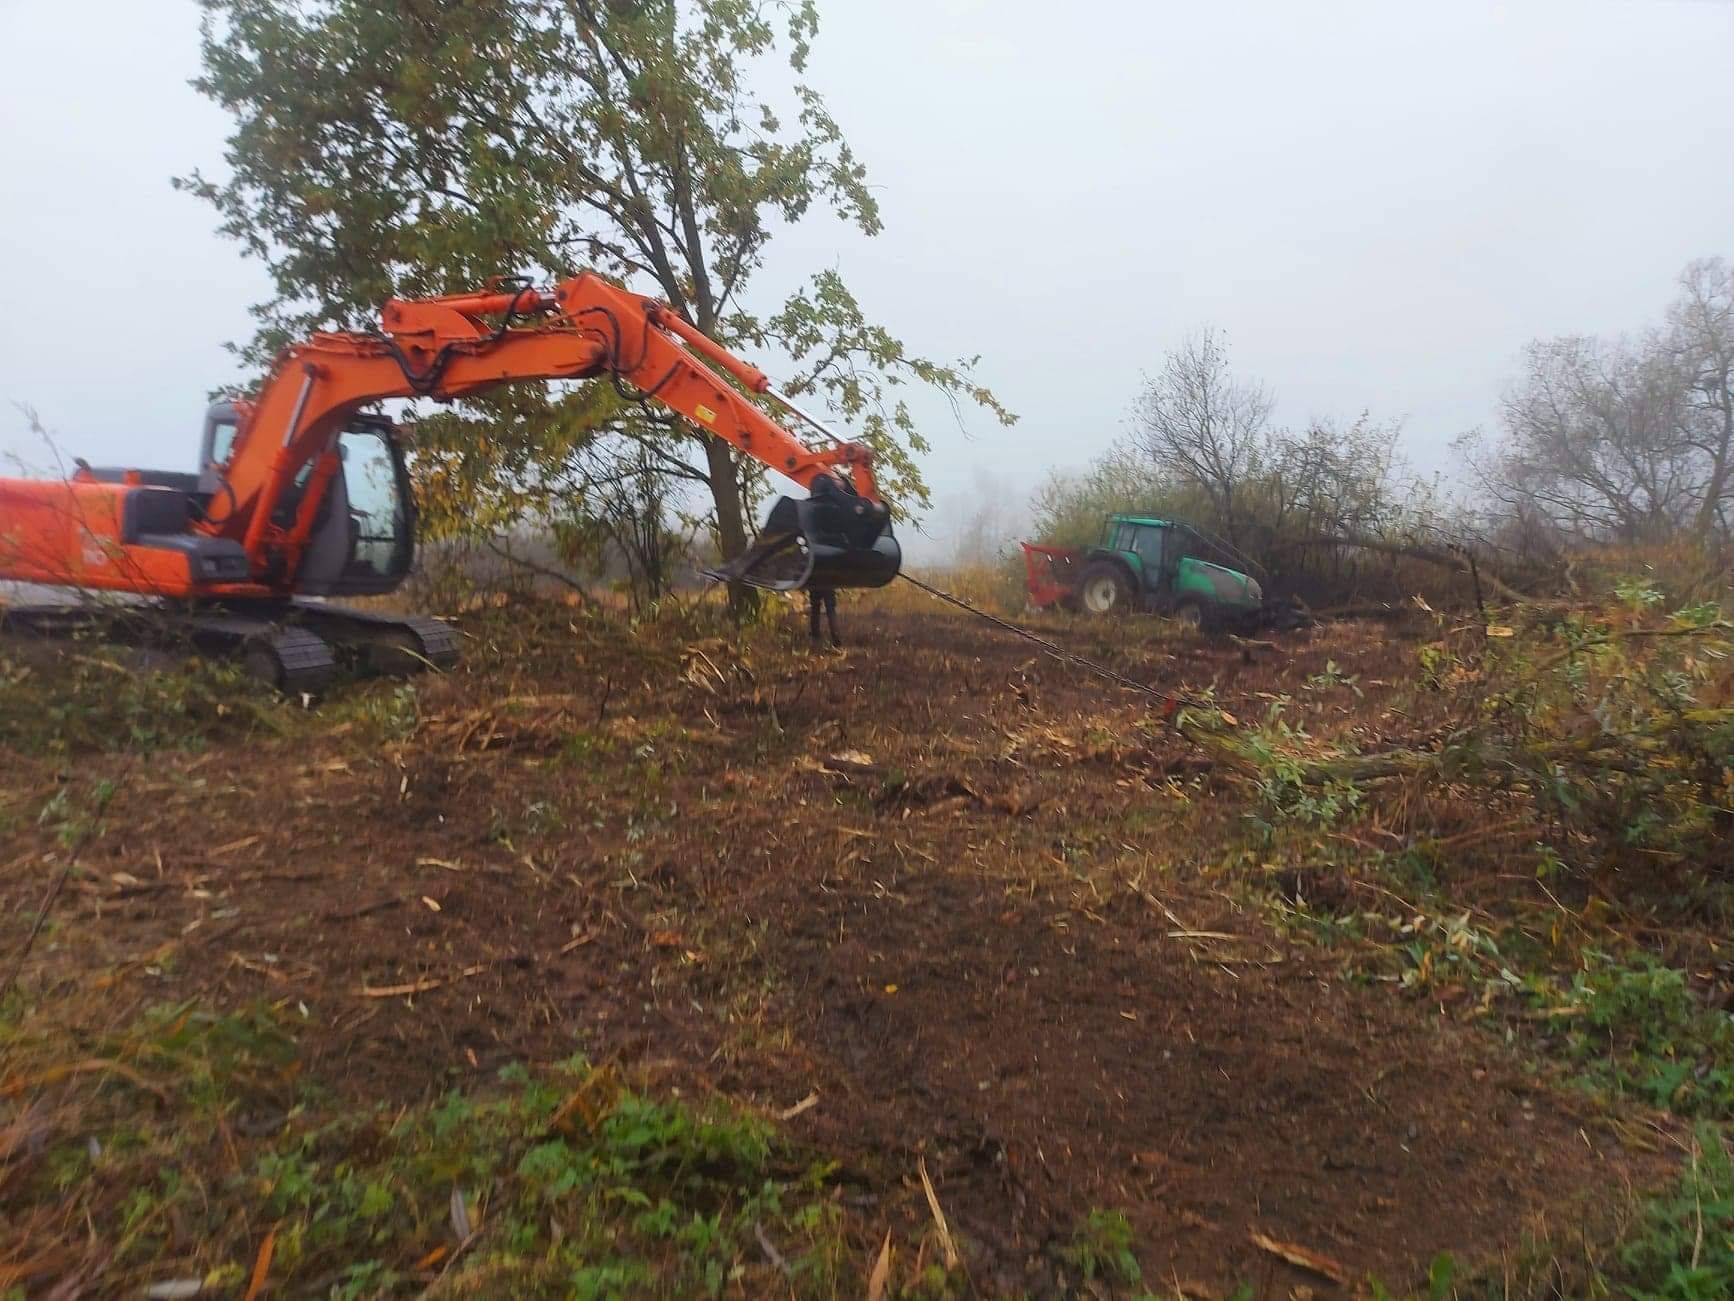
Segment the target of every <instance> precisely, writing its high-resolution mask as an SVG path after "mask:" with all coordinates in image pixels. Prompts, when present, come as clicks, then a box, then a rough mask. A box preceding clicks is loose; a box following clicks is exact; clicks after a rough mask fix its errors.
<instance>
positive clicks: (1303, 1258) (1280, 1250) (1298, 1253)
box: [1247, 1230, 1349, 1287]
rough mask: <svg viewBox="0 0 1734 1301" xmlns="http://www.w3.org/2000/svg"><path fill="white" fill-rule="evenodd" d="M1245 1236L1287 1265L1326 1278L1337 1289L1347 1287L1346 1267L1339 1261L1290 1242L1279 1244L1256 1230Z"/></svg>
mask: <svg viewBox="0 0 1734 1301" xmlns="http://www.w3.org/2000/svg"><path fill="white" fill-rule="evenodd" d="M1247 1236H1248V1237H1250V1238H1251V1239H1252V1243H1253V1245H1254V1246H1255V1247H1258V1248H1260V1249H1262V1250H1264V1251H1268V1252H1269V1253H1270V1254H1271V1255H1273V1256H1275V1257H1277V1258H1278V1259H1280V1260H1286V1261H1287V1262H1288V1263H1289V1264H1291V1265H1294V1266H1296V1267H1298V1268H1300V1269H1304V1270H1308V1271H1310V1272H1311V1273H1314V1274H1317V1275H1319V1276H1320V1277H1321V1278H1328V1279H1330V1281H1331V1282H1333V1283H1335V1284H1336V1285H1337V1286H1338V1287H1347V1286H1348V1285H1349V1270H1348V1267H1347V1266H1346V1265H1344V1264H1342V1263H1341V1262H1340V1261H1335V1260H1332V1259H1331V1258H1330V1257H1329V1256H1323V1255H1320V1254H1319V1253H1318V1252H1316V1251H1309V1250H1308V1249H1307V1248H1305V1247H1302V1246H1298V1245H1296V1244H1295V1243H1292V1242H1279V1241H1277V1240H1276V1239H1275V1238H1270V1237H1266V1236H1265V1235H1264V1234H1262V1233H1259V1232H1258V1231H1256V1230H1254V1231H1252V1232H1251V1233H1249V1234H1248V1235H1247Z"/></svg>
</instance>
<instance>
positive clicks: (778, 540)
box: [704, 481, 903, 592]
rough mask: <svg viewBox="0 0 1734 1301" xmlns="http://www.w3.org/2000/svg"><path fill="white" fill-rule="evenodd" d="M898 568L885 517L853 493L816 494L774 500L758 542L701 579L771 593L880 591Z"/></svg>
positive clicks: (897, 553) (894, 541)
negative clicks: (760, 589) (735, 584)
mask: <svg viewBox="0 0 1734 1301" xmlns="http://www.w3.org/2000/svg"><path fill="white" fill-rule="evenodd" d="M821 482H823V481H821ZM902 566H903V548H902V547H900V546H899V545H898V544H897V539H896V537H894V536H893V535H892V532H891V512H890V511H888V510H887V509H886V508H885V507H884V506H882V505H880V504H879V503H877V502H873V501H868V500H867V499H866V498H865V497H857V496H855V495H853V494H852V493H847V492H842V491H837V490H831V491H824V490H819V491H815V493H814V495H813V496H811V497H807V498H795V497H779V498H777V500H776V503H775V504H774V505H772V507H771V513H770V514H769V515H767V516H766V517H765V527H764V528H763V529H762V530H761V531H760V533H759V540H758V541H757V542H755V543H754V544H753V545H752V546H750V547H748V548H747V549H746V550H745V551H743V552H742V553H741V554H740V555H738V556H736V557H735V558H734V559H733V560H731V561H729V562H728V563H726V564H723V565H718V566H717V567H716V568H714V569H707V570H705V571H704V573H705V577H706V578H710V579H714V580H715V581H717V582H719V583H745V584H747V585H748V586H749V587H762V588H764V589H766V590H767V591H772V592H798V591H801V590H803V589H806V588H812V589H813V590H815V591H821V592H835V591H839V590H841V589H843V588H846V587H884V586H885V584H887V583H889V582H890V581H891V580H892V579H893V578H896V577H897V572H898V570H899V569H901V568H902Z"/></svg>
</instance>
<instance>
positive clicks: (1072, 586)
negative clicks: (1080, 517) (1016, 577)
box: [1018, 542, 1083, 610]
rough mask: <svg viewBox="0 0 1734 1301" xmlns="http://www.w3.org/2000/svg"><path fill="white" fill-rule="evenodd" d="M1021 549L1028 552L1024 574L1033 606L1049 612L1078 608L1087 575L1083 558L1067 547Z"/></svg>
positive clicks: (1025, 544) (1027, 545) (1026, 546)
mask: <svg viewBox="0 0 1734 1301" xmlns="http://www.w3.org/2000/svg"><path fill="white" fill-rule="evenodd" d="M1018 545H1020V546H1021V547H1023V549H1024V574H1025V581H1026V583H1027V585H1028V587H1029V590H1030V604H1031V605H1033V606H1035V607H1036V608H1037V609H1038V610H1045V609H1047V608H1048V607H1049V606H1050V605H1061V606H1064V607H1066V608H1067V609H1072V608H1074V607H1075V606H1076V604H1077V600H1078V579H1079V578H1080V577H1081V576H1082V571H1083V565H1082V563H1081V562H1082V560H1083V557H1082V555H1081V554H1080V553H1079V552H1076V551H1068V550H1066V549H1065V548H1064V547H1038V546H1036V545H1035V544H1034V543H1032V542H1022V543H1019V544H1018Z"/></svg>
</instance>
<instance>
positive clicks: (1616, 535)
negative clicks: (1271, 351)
mask: <svg viewBox="0 0 1734 1301" xmlns="http://www.w3.org/2000/svg"><path fill="white" fill-rule="evenodd" d="M1275 406H1276V399H1275V395H1274V394H1273V393H1272V392H1271V391H1270V390H1269V389H1268V388H1267V387H1266V386H1265V385H1263V384H1262V383H1260V382H1258V381H1257V380H1256V379H1252V378H1249V377H1246V376H1243V375H1240V374H1238V373H1237V372H1236V371H1235V370H1234V368H1233V366H1232V364H1231V361H1230V357H1229V351H1228V347H1227V344H1226V340H1225V337H1224V335H1223V333H1222V332H1221V331H1219V330H1215V329H1204V330H1201V331H1199V332H1197V333H1195V334H1194V335H1192V336H1190V337H1188V338H1187V339H1186V340H1184V341H1183V342H1182V343H1181V344H1179V346H1177V347H1175V348H1173V349H1171V350H1170V351H1169V352H1168V353H1167V354H1166V355H1165V356H1164V357H1163V360H1162V363H1161V365H1160V366H1159V367H1157V368H1156V369H1155V370H1154V371H1152V372H1150V373H1148V374H1147V375H1145V376H1144V378H1143V381H1142V383H1141V385H1140V387H1139V389H1138V391H1137V394H1136V397H1135V398H1134V400H1133V402H1132V406H1131V410H1130V413H1129V421H1128V424H1129V429H1128V432H1127V433H1126V434H1125V435H1124V436H1123V437H1121V438H1120V439H1119V440H1117V441H1116V442H1115V443H1114V445H1113V446H1111V447H1110V448H1109V450H1108V451H1107V452H1106V453H1104V454H1103V455H1102V456H1101V457H1100V458H1099V459H1098V460H1097V461H1095V462H1094V463H1093V464H1092V465H1091V466H1089V468H1088V469H1086V470H1084V471H1083V472H1082V473H1074V474H1062V473H1055V474H1053V475H1051V476H1050V477H1049V478H1048V479H1047V481H1046V482H1045V483H1043V485H1042V486H1041V487H1040V488H1039V489H1038V490H1037V492H1036V493H1035V495H1034V498H1033V500H1032V501H1031V502H1030V508H1029V512H1028V515H1027V516H1026V519H1027V521H1028V532H1029V536H1031V537H1032V538H1035V539H1038V540H1040V541H1043V542H1047V543H1050V544H1054V545H1062V546H1079V547H1081V546H1087V545H1089V544H1090V543H1092V542H1094V541H1096V540H1097V538H1098V537H1099V535H1100V533H1101V526H1102V521H1103V518H1104V517H1105V516H1106V515H1108V514H1111V513H1113V512H1116V511H1145V512H1150V513H1154V514H1158V515H1164V516H1170V517H1174V518H1179V519H1184V520H1187V521H1190V522H1192V523H1194V524H1197V525H1199V526H1201V527H1203V528H1205V529H1207V530H1210V531H1212V532H1214V533H1216V534H1217V535H1219V536H1220V537H1222V538H1223V539H1224V540H1226V541H1227V542H1228V543H1230V544H1231V545H1232V546H1233V547H1235V548H1236V549H1238V550H1239V551H1241V552H1242V553H1244V554H1246V555H1248V556H1250V557H1252V558H1254V559H1255V560H1256V561H1257V562H1258V563H1259V564H1261V565H1262V566H1263V567H1264V568H1265V569H1267V570H1268V571H1269V572H1270V573H1271V574H1272V575H1273V576H1274V577H1275V578H1276V579H1277V581H1278V582H1279V583H1280V584H1281V585H1282V586H1284V587H1285V588H1287V589H1288V590H1291V591H1299V592H1303V593H1307V592H1312V593H1323V594H1331V593H1339V594H1340V593H1341V592H1343V590H1344V589H1345V588H1346V587H1363V586H1365V585H1366V580H1369V579H1371V578H1373V577H1374V576H1375V575H1376V573H1378V572H1380V571H1383V570H1388V569H1389V567H1390V565H1391V564H1392V562H1393V560H1394V559H1395V558H1396V557H1399V556H1402V555H1405V554H1407V555H1413V556H1419V557H1421V558H1423V559H1425V558H1428V557H1438V556H1439V555H1441V554H1444V553H1448V552H1449V551H1450V550H1451V549H1452V548H1466V549H1470V550H1471V551H1472V553H1474V554H1478V555H1479V556H1480V557H1481V558H1482V561H1483V562H1484V563H1485V564H1486V565H1487V566H1488V567H1489V569H1490V570H1492V571H1494V572H1506V573H1510V574H1513V575H1522V576H1528V577H1530V578H1531V579H1535V580H1540V581H1545V576H1546V575H1548V574H1550V573H1558V572H1559V571H1561V570H1562V569H1563V568H1564V567H1565V566H1566V565H1568V564H1569V562H1570V561H1571V559H1572V558H1573V557H1574V556H1576V555H1579V554H1582V553H1584V552H1585V551H1588V550H1593V549H1602V548H1609V547H1621V548H1633V547H1646V548H1653V547H1660V546H1675V547H1685V548H1688V549H1690V551H1691V552H1692V553H1693V554H1694V555H1695V556H1697V557H1698V558H1699V559H1700V560H1701V561H1702V562H1703V563H1704V564H1705V565H1706V566H1713V567H1714V566H1721V565H1722V562H1723V560H1724V559H1725V558H1726V557H1727V555H1728V552H1729V548H1730V543H1731V542H1734V266H1730V264H1729V263H1728V262H1727V261H1725V260H1723V259H1721V258H1706V259H1702V260H1699V261H1695V262H1693V263H1691V264H1690V265H1688V266H1687V267H1686V268H1685V270H1684V271H1683V272H1682V273H1681V275H1680V278H1679V284H1678V291H1677V293H1676V296H1675V297H1674V299H1673V301H1672V302H1671V303H1670V305H1669V307H1668V309H1667V311H1666V313H1665V315H1664V317H1663V320H1662V322H1661V324H1659V325H1656V326H1653V327H1651V328H1648V329H1645V330H1643V331H1641V332H1638V333H1634V334H1629V335H1622V336H1620V337H1618V338H1614V339H1600V338H1594V337H1589V336H1584V335H1568V336H1564V337H1560V338H1554V339H1541V340H1537V341H1535V342H1533V343H1531V344H1530V345H1529V346H1528V347H1527V348H1526V349H1525V350H1524V352H1523V355H1522V359H1521V362H1520V365H1519V368H1518V370H1517V372H1516V374H1515V375H1514V376H1513V378H1512V380H1511V383H1510V385H1509V386H1508V388H1507V390H1506V392H1505V394H1504V397H1503V399H1502V402H1501V419H1500V428H1499V430H1498V431H1497V432H1496V433H1493V434H1484V433H1481V432H1479V431H1477V432H1474V433H1471V434H1468V435H1465V436H1464V437H1462V438H1460V439H1459V440H1458V442H1457V445H1456V446H1457V451H1458V452H1459V454H1460V458H1461V462H1462V473H1461V474H1460V475H1459V476H1457V478H1456V480H1455V481H1454V482H1451V483H1449V484H1445V483H1442V482H1441V481H1440V480H1438V479H1423V478H1420V477H1418V476H1416V475H1415V474H1414V473H1412V472H1411V471H1410V469H1409V468H1408V467H1407V465H1406V464H1405V462H1404V460H1403V458H1402V456H1401V453H1400V451H1399V448H1398V444H1399V442H1400V435H1401V422H1400V421H1399V420H1396V419H1381V418H1376V417H1374V416H1373V415H1371V414H1369V413H1366V412H1362V413H1361V414H1360V415H1358V416H1356V417H1354V418H1353V419H1349V420H1334V419H1329V418H1326V419H1319V420H1314V421H1311V422H1309V423H1308V424H1306V425H1305V426H1303V427H1300V428H1291V427H1288V426H1285V425H1282V424H1279V423H1277V422H1276V420H1275V419H1274V416H1273V412H1274V409H1275ZM1007 513H1008V512H1007V511H1006V509H1005V507H1004V505H1003V504H1002V502H1001V501H1000V500H992V501H988V502H986V503H984V504H983V505H982V506H981V507H980V508H978V509H977V510H976V511H974V512H972V514H971V515H970V516H968V517H966V518H965V519H964V521H963V522H962V524H961V526H960V527H959V528H958V529H957V530H956V531H955V532H954V534H953V536H954V538H955V539H956V543H955V559H956V561H957V562H958V563H961V564H965V565H975V564H984V563H991V562H992V561H994V560H995V558H996V556H997V555H999V554H1001V553H1002V552H1003V549H1004V547H1005V546H1006V545H1007V543H1008V542H1009V541H1010V537H1009V534H1010V529H1009V528H1008V521H1007V518H1006V517H1007ZM1012 527H1015V526H1012ZM1375 585H1376V584H1375Z"/></svg>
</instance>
